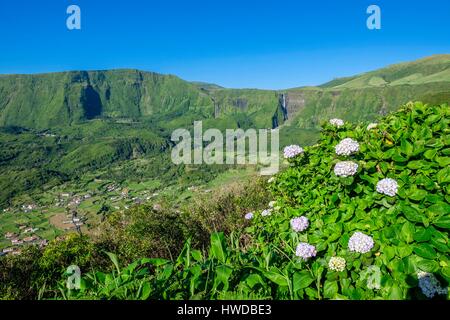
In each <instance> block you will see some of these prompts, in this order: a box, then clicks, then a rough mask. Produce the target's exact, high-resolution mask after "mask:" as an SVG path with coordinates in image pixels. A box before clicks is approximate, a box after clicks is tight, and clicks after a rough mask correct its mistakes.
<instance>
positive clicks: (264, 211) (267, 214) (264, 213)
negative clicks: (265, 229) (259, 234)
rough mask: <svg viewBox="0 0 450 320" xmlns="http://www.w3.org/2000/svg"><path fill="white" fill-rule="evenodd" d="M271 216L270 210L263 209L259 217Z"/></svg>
mask: <svg viewBox="0 0 450 320" xmlns="http://www.w3.org/2000/svg"><path fill="white" fill-rule="evenodd" d="M271 214H272V209H265V210H263V211H262V212H261V215H262V216H263V217H267V216H270V215H271Z"/></svg>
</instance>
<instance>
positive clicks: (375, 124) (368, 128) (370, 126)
mask: <svg viewBox="0 0 450 320" xmlns="http://www.w3.org/2000/svg"><path fill="white" fill-rule="evenodd" d="M377 126H378V123H369V125H368V126H367V130H372V129H375V128H376V127H377Z"/></svg>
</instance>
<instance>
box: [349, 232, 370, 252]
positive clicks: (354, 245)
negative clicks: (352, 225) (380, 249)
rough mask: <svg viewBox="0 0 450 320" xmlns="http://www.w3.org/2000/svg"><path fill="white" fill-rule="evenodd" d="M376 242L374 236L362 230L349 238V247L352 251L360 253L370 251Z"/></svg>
mask: <svg viewBox="0 0 450 320" xmlns="http://www.w3.org/2000/svg"><path fill="white" fill-rule="evenodd" d="M373 245H374V242H373V239H372V237H370V236H368V235H365V234H364V233H362V232H359V231H358V232H355V233H354V234H353V235H352V236H351V237H350V239H349V240H348V248H349V250H350V251H355V252H359V253H366V252H369V251H370V250H371V249H372V248H373Z"/></svg>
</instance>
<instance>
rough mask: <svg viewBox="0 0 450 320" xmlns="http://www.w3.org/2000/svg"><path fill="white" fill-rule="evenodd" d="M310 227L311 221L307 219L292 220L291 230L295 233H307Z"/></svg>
mask: <svg viewBox="0 0 450 320" xmlns="http://www.w3.org/2000/svg"><path fill="white" fill-rule="evenodd" d="M308 226H309V220H308V218H307V217H298V218H293V219H291V228H292V230H294V231H295V232H301V231H305V230H306V228H308Z"/></svg>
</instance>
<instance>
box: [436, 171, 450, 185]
mask: <svg viewBox="0 0 450 320" xmlns="http://www.w3.org/2000/svg"><path fill="white" fill-rule="evenodd" d="M436 177H437V180H438V183H439V184H446V183H449V182H450V167H447V168H444V169H442V170H440V171H439V172H438V173H437V174H436Z"/></svg>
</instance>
